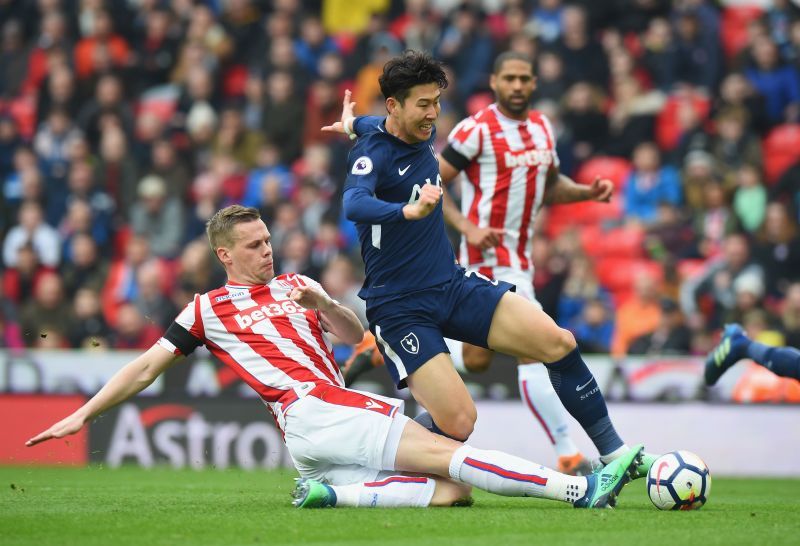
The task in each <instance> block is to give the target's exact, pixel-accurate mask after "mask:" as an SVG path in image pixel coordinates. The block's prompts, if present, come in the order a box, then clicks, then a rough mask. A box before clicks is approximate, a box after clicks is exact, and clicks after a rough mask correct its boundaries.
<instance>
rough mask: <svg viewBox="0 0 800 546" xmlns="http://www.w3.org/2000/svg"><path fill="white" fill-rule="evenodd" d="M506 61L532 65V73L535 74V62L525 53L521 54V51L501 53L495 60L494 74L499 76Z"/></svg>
mask: <svg viewBox="0 0 800 546" xmlns="http://www.w3.org/2000/svg"><path fill="white" fill-rule="evenodd" d="M506 61H522V62H525V63H528V64H529V65H531V72H533V60H532V59H531V58H530V57H528V56H527V55H525V54H524V53H520V52H519V51H506V52H504V53H501V54H500V55H498V56H497V58H496V59H495V60H494V66H493V67H492V74H499V73H500V70H502V69H503V63H504V62H506Z"/></svg>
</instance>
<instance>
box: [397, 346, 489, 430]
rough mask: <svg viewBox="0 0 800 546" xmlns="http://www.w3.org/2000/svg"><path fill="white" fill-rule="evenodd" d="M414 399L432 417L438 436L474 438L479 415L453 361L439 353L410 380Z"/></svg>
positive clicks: (409, 378)
mask: <svg viewBox="0 0 800 546" xmlns="http://www.w3.org/2000/svg"><path fill="white" fill-rule="evenodd" d="M406 381H407V382H408V388H409V389H410V390H411V394H412V395H413V396H414V399H415V400H416V401H417V402H419V403H420V404H422V406H424V407H425V409H426V410H428V412H429V413H430V414H431V417H432V418H433V422H434V424H435V427H437V428H438V430H437V428H434V429H433V430H434V432H439V431H441V432H442V433H444V434H445V435H447V436H450V437H451V438H457V439H466V438H469V435H470V434H472V430H473V428H474V426H475V420H476V419H477V418H478V412H477V410H476V409H475V402H473V400H472V397H471V396H470V394H469V391H468V390H467V387H466V386H465V385H464V381H463V380H462V379H461V376H460V375H458V372H457V371H456V370H455V368H453V364H452V362H451V361H450V357H449V356H448V355H447V354H446V353H439V354H438V355H436V356H435V357H433V358H432V359H430V360H429V361H427V362H426V363H425V364H423V365H422V366H421V367H420V368H419V369H417V370H416V371H415V372H414V373H412V374H411V375H410V376H408V378H407V379H406Z"/></svg>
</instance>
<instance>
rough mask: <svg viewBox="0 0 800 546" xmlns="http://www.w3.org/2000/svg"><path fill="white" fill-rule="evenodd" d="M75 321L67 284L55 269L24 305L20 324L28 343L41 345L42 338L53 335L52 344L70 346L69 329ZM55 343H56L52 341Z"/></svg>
mask: <svg viewBox="0 0 800 546" xmlns="http://www.w3.org/2000/svg"><path fill="white" fill-rule="evenodd" d="M71 322H72V313H71V310H70V306H69V303H68V302H67V300H66V299H65V295H64V287H63V284H62V283H61V279H60V278H59V276H58V274H57V273H55V272H48V273H45V274H43V275H42V277H41V279H39V282H38V283H37V284H36V287H35V289H34V293H33V299H32V300H30V301H28V302H27V303H25V304H24V305H22V306H21V311H20V325H21V326H22V334H23V339H24V340H25V344H26V345H27V346H28V347H38V346H39V344H40V343H42V342H41V341H40V339H46V338H47V337H48V336H53V337H52V339H51V340H50V342H47V343H48V345H49V346H56V347H59V348H62V349H64V348H67V347H68V344H67V330H68V329H69V327H70V324H71ZM51 343H52V344H51Z"/></svg>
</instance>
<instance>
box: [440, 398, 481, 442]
mask: <svg viewBox="0 0 800 546" xmlns="http://www.w3.org/2000/svg"><path fill="white" fill-rule="evenodd" d="M477 419H478V411H477V410H476V409H475V406H474V405H473V406H471V407H469V408H466V409H463V410H462V411H460V412H458V413H456V414H453V415H449V416H447V417H446V418H443V419H441V422H439V419H437V420H436V426H438V427H439V429H440V430H441V431H442V432H444V433H445V434H447V435H448V436H449V437H451V438H453V439H454V440H459V441H462V442H463V441H466V439H467V438H469V437H470V435H471V434H472V431H473V430H474V429H475V421H476V420H477Z"/></svg>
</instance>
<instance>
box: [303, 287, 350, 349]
mask: <svg viewBox="0 0 800 546" xmlns="http://www.w3.org/2000/svg"><path fill="white" fill-rule="evenodd" d="M289 299H291V300H292V301H295V302H297V303H299V304H300V305H302V306H303V307H305V308H306V309H316V310H317V311H319V314H320V319H321V321H322V326H323V328H325V330H326V331H328V332H330V333H332V334H333V335H335V336H336V337H338V338H339V339H341V340H342V341H343V342H344V343H348V344H350V345H355V344H356V343H358V342H360V341H361V340H362V339H363V337H364V327H363V326H361V322H360V321H359V320H358V317H357V316H356V314H355V313H354V312H353V311H351V310H350V309H348V308H347V307H345V306H344V305H342V304H340V303H338V302H336V301H334V300H333V299H331V297H330V296H328V295H327V294H326V293H324V292H323V291H321V290H319V289H318V288H316V287H314V286H298V287H296V288H293V289H292V292H291V293H290V294H289Z"/></svg>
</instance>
